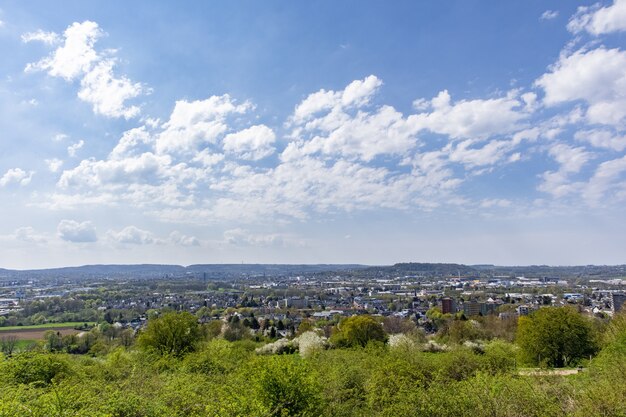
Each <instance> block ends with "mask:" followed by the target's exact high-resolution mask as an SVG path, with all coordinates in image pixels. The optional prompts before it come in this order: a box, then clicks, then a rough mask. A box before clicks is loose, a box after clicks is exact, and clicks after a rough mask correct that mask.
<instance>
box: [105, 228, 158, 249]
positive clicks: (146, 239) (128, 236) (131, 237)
mask: <svg viewBox="0 0 626 417" xmlns="http://www.w3.org/2000/svg"><path fill="white" fill-rule="evenodd" d="M107 238H108V239H110V240H111V241H113V242H116V243H124V244H130V245H149V244H152V243H156V242H157V239H156V238H155V237H154V235H153V234H152V233H151V232H149V231H147V230H142V229H139V228H138V227H135V226H127V227H125V228H123V229H122V230H120V231H119V232H116V231H114V230H109V231H108V232H107Z"/></svg>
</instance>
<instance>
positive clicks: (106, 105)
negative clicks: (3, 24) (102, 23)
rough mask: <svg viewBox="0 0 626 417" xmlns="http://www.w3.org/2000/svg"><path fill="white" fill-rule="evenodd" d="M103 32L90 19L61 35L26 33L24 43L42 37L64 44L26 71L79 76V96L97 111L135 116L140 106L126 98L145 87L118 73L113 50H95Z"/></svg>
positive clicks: (76, 23) (68, 79)
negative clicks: (129, 103) (103, 51)
mask: <svg viewBox="0 0 626 417" xmlns="http://www.w3.org/2000/svg"><path fill="white" fill-rule="evenodd" d="M103 35H104V32H103V31H102V30H101V29H100V27H99V26H98V24H97V23H95V22H91V21H85V22H82V23H78V22H75V23H73V24H72V25H70V26H69V27H68V28H67V29H66V30H65V32H64V33H63V35H62V36H61V37H59V36H58V35H57V34H55V33H52V32H43V31H41V30H40V31H37V32H32V33H26V34H24V35H23V36H22V39H23V40H24V41H25V42H29V41H32V40H39V41H44V42H47V43H50V44H55V43H58V42H59V39H61V38H62V41H63V44H62V45H61V46H59V47H58V48H57V49H55V50H54V52H52V53H51V54H50V55H49V56H47V57H45V58H43V59H41V60H39V61H38V62H35V63H31V64H28V65H27V66H26V69H25V70H26V72H32V71H45V72H47V73H48V74H49V75H50V76H53V77H61V78H63V79H65V80H66V81H74V80H76V79H80V86H81V88H80V90H79V92H78V97H79V98H80V99H81V100H83V101H85V102H87V103H90V104H91V105H92V106H93V111H94V113H96V114H101V115H103V116H106V117H124V118H126V119H130V118H133V117H135V116H137V115H138V114H139V112H140V110H139V107H138V106H134V105H130V106H129V105H126V101H127V100H130V99H133V98H135V97H138V96H139V95H141V94H142V93H143V90H144V89H143V87H142V85H141V84H140V83H134V82H132V81H130V80H129V79H128V78H127V77H125V76H121V77H118V76H115V74H114V67H115V65H116V60H115V57H112V56H111V54H112V52H111V51H107V53H99V52H98V51H96V49H95V44H96V42H97V41H98V39H99V38H101V37H102V36H103Z"/></svg>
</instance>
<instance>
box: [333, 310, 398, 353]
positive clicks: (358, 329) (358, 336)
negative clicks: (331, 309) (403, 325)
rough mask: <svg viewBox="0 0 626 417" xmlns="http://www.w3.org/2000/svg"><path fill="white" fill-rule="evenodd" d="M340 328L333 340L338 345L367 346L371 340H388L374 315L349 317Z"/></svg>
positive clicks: (340, 324)
mask: <svg viewBox="0 0 626 417" xmlns="http://www.w3.org/2000/svg"><path fill="white" fill-rule="evenodd" d="M338 329H339V331H338V332H337V333H336V334H335V335H334V336H333V338H332V340H331V341H332V343H334V344H335V345H337V346H346V347H352V346H365V345H367V344H368V343H369V342H370V341H380V342H384V341H386V340H387V335H386V334H385V331H384V330H383V326H382V325H381V324H380V323H379V322H378V321H377V320H376V319H375V318H374V317H372V316H352V317H348V318H347V319H345V320H344V321H342V322H341V323H339V327H338Z"/></svg>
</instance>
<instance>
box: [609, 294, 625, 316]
mask: <svg viewBox="0 0 626 417" xmlns="http://www.w3.org/2000/svg"><path fill="white" fill-rule="evenodd" d="M624 302H626V293H618V292H614V293H613V294H611V310H612V311H613V313H617V312H619V311H621V310H622V307H623V306H624Z"/></svg>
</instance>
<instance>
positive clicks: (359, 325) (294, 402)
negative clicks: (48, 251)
mask: <svg viewBox="0 0 626 417" xmlns="http://www.w3.org/2000/svg"><path fill="white" fill-rule="evenodd" d="M546 310H550V311H549V313H547V312H544V310H539V311H538V312H536V313H535V314H534V315H532V316H530V317H529V318H528V319H522V320H520V328H519V331H518V333H519V336H520V337H521V339H520V342H521V343H520V345H519V347H518V345H517V344H514V343H511V342H508V341H506V340H503V339H498V338H493V339H492V340H473V341H469V340H463V339H464V338H465V337H474V336H476V333H475V332H474V331H469V330H468V329H465V326H474V327H477V328H478V325H477V324H474V325H473V324H471V321H465V320H461V319H457V320H458V321H460V322H463V325H462V326H463V329H465V330H462V331H461V333H467V334H466V335H465V336H463V337H460V336H453V335H454V334H456V333H455V332H456V331H457V330H454V331H453V332H452V333H450V332H449V331H442V332H441V334H439V335H438V336H437V337H436V338H435V339H433V338H429V339H428V340H426V339H425V338H424V337H423V335H420V334H417V333H416V332H415V329H413V328H412V327H411V326H410V325H409V322H398V323H393V322H389V323H386V324H387V327H388V328H394V329H405V332H404V333H401V332H398V333H394V334H392V335H391V336H388V335H387V334H386V333H385V332H383V331H382V326H381V323H380V322H379V321H378V320H376V318H374V317H370V316H354V317H350V318H347V319H344V320H343V321H342V322H341V323H339V325H338V326H336V327H335V330H334V334H333V336H332V337H331V340H330V343H324V342H323V339H324V338H323V336H320V335H319V333H316V330H315V328H310V329H309V330H308V331H306V332H304V333H302V334H301V335H300V336H298V337H297V338H295V339H293V340H291V341H287V340H286V339H279V340H277V341H275V342H273V343H271V344H264V343H266V342H268V341H270V340H268V339H265V340H263V341H260V342H257V341H254V340H253V339H252V337H250V336H249V337H247V338H243V339H241V340H236V341H234V342H230V341H228V340H226V339H225V338H224V335H223V334H221V335H218V334H217V333H215V332H213V333H211V332H207V331H205V330H206V329H207V328H208V327H209V325H200V324H198V322H197V321H196V318H195V317H194V316H192V315H191V314H189V313H173V312H171V313H165V314H162V315H161V316H160V317H157V318H153V319H151V320H150V322H149V325H148V326H147V328H146V329H145V330H144V331H143V332H142V333H141V334H140V336H139V337H138V338H137V339H134V337H133V335H132V332H129V331H128V329H120V328H116V327H115V326H111V325H108V324H101V325H99V326H96V327H95V328H94V329H92V330H90V331H89V332H85V334H84V335H83V336H81V337H77V336H72V337H69V336H63V337H60V336H59V335H58V334H57V333H55V332H48V333H47V336H46V339H45V340H44V342H43V343H39V344H38V346H37V347H36V348H35V349H33V350H31V351H28V352H19V353H12V354H5V356H4V357H3V358H1V359H0V416H3V417H4V416H6V417H13V416H15V417H16V416H24V415H29V416H40V417H44V416H101V417H104V416H139V417H149V416H150V417H165V416H181V417H182V416H185V417H186V416H191V417H194V416H220V417H222V416H226V417H228V416H336V417H344V416H345V417H347V416H364V417H382V416H450V415H455V416H472V417H482V416H485V417H486V416H496V417H498V416H500V417H514V416H537V417H539V416H580V417H582V416H590V415H603V416H624V415H626V403H624V401H623V398H626V365H625V364H626V360H625V358H626V315H621V316H617V317H615V318H614V319H613V320H612V321H611V322H610V323H609V324H608V326H606V328H605V329H604V331H603V334H604V337H603V338H602V339H600V338H598V340H599V342H598V347H597V349H598V352H599V353H598V354H597V356H595V357H594V358H593V359H592V360H591V361H590V362H589V363H588V366H587V367H586V368H585V370H584V371H583V372H580V373H577V374H574V375H569V376H562V375H558V374H556V375H541V374H532V373H531V374H527V375H520V374H519V372H518V368H517V366H516V365H517V363H516V362H518V361H523V360H524V358H525V357H527V356H528V352H527V351H526V347H524V343H526V342H525V341H524V340H523V338H524V337H526V336H527V335H528V332H529V331H531V330H532V332H537V333H538V334H543V333H542V331H543V330H542V326H544V325H546V323H544V320H545V319H546V317H550V318H551V321H550V323H551V325H558V328H559V329H560V328H564V329H566V328H567V325H568V324H572V323H576V320H578V318H579V319H583V320H584V317H582V316H578V315H577V314H578V313H576V312H575V311H571V310H562V311H561V310H559V309H555V308H550V309H546ZM574 315H576V317H578V318H574ZM449 320H452V321H454V320H455V319H454V318H449ZM217 322H218V321H213V322H211V323H217ZM468 323H470V324H468ZM477 323H478V322H477ZM585 323H586V324H585V326H587V325H589V323H587V322H585ZM441 324H442V328H445V329H451V328H454V326H460V325H458V324H454V323H452V322H448V323H445V322H442V323H441ZM229 325H232V321H231V323H230V324H227V323H223V327H224V328H226V327H228V326H229ZM236 325H237V326H238V324H236ZM526 326H531V328H530V329H529V328H526ZM540 330H541V331H540ZM587 330H588V331H589V335H592V334H593V332H594V328H593V327H591V326H590V327H588V328H587ZM554 331H555V332H556V330H554ZM318 332H319V330H318ZM486 333H488V332H487V331H486V330H485V329H484V328H483V332H482V333H481V334H482V335H483V336H484V335H485V334H486ZM531 334H532V333H531ZM564 334H565V335H569V334H570V333H569V332H564ZM577 334H578V333H577ZM554 335H556V336H559V337H560V334H559V333H558V332H556V333H554ZM579 336H580V334H579ZM387 339H388V340H387ZM457 339H458V340H461V341H460V342H457V341H456V340H457ZM333 340H334V341H337V340H340V341H341V343H334V342H333ZM281 341H282V342H281ZM545 342H546V343H547V344H549V345H550V346H552V345H555V346H559V343H557V342H556V341H555V340H553V339H547V340H546V341H545ZM263 346H273V348H271V349H270V348H262V347H263ZM340 346H343V347H340ZM260 348H262V349H260ZM298 351H299V352H298ZM67 352H81V353H88V354H86V355H71V354H68V353H67ZM298 353H299V354H298ZM559 355H561V356H562V355H563V354H562V353H560V354H559ZM565 355H566V356H567V355H569V353H567V354H565ZM567 357H568V358H570V359H568V360H567V361H565V362H567V363H566V364H570V363H573V361H574V359H573V358H574V356H567ZM555 358H556V356H555ZM531 359H532V358H531ZM526 364H529V365H531V364H532V363H531V362H527V363H526Z"/></svg>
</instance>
